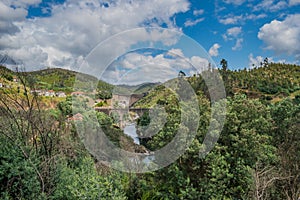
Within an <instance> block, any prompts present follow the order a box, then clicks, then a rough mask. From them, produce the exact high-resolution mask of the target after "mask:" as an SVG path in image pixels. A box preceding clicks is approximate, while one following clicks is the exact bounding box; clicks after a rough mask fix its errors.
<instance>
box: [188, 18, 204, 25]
mask: <svg viewBox="0 0 300 200" xmlns="http://www.w3.org/2000/svg"><path fill="white" fill-rule="evenodd" d="M203 20H204V18H199V19H196V20H191V19H189V20H187V21H186V22H185V23H184V26H185V27H189V26H195V25H197V24H199V23H200V22H202V21H203Z"/></svg>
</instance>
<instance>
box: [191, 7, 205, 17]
mask: <svg viewBox="0 0 300 200" xmlns="http://www.w3.org/2000/svg"><path fill="white" fill-rule="evenodd" d="M203 13H204V10H203V9H200V10H194V11H193V15H195V16H198V15H203Z"/></svg>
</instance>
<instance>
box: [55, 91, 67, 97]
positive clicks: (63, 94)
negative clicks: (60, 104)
mask: <svg viewBox="0 0 300 200" xmlns="http://www.w3.org/2000/svg"><path fill="white" fill-rule="evenodd" d="M56 96H57V97H66V96H67V95H66V94H65V93H64V92H56Z"/></svg>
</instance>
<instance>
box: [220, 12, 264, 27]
mask: <svg viewBox="0 0 300 200" xmlns="http://www.w3.org/2000/svg"><path fill="white" fill-rule="evenodd" d="M265 17H267V15H266V14H264V13H262V14H258V15H255V14H244V15H233V14H229V15H226V16H224V17H222V18H219V22H220V23H221V24H224V25H229V24H240V23H244V22H245V21H246V20H252V21H255V20H258V19H262V18H265Z"/></svg>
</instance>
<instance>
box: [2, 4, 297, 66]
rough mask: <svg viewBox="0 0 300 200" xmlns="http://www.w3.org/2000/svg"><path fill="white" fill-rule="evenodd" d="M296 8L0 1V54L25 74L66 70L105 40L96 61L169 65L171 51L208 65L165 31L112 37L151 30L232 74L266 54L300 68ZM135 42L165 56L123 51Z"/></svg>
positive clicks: (247, 5) (278, 6) (281, 6)
mask: <svg viewBox="0 0 300 200" xmlns="http://www.w3.org/2000/svg"><path fill="white" fill-rule="evenodd" d="M299 11H300V0H248V1H247V0H206V1H200V0H106V1H103V0H1V2H0V54H2V55H9V56H10V57H12V58H13V59H15V60H17V61H19V62H22V63H23V64H24V66H25V67H26V69H27V70H31V69H41V68H45V67H62V68H69V69H70V68H75V67H74V66H76V65H78V63H80V62H82V60H83V59H85V58H86V57H87V56H88V55H89V54H90V52H91V51H93V49H95V48H97V46H98V47H99V44H101V42H103V41H106V40H109V41H110V46H109V47H107V48H106V50H105V51H103V50H102V51H101V52H102V54H101V52H99V53H98V58H99V59H100V58H101V56H106V57H110V53H112V52H113V55H114V57H110V58H115V57H118V53H119V56H121V57H122V58H120V59H119V61H118V63H121V61H122V63H123V64H124V66H125V68H130V67H131V66H132V64H137V65H143V64H144V61H147V62H148V65H151V66H154V65H155V64H157V63H165V62H166V60H167V61H168V60H169V61H170V62H169V64H170V63H172V62H173V60H172V58H171V57H168V56H167V55H169V54H168V53H170V52H173V53H174V54H176V55H177V57H178V56H179V57H185V58H186V59H187V61H188V62H191V63H197V61H199V62H200V63H202V64H203V63H207V60H209V58H206V56H205V55H204V53H203V52H196V51H198V50H199V49H193V48H192V46H189V43H185V45H184V44H182V45H177V46H176V42H178V41H179V39H178V38H176V37H175V36H174V34H172V32H169V31H150V32H149V31H148V32H147V31H146V32H145V31H135V32H131V35H130V36H132V37H129V36H128V35H125V36H123V37H122V38H123V41H121V40H114V39H111V37H112V36H113V35H115V34H119V33H122V32H124V31H127V30H132V29H135V28H139V27H157V28H166V29H168V30H174V31H176V32H177V33H182V34H183V35H185V36H186V37H189V38H190V41H189V42H190V43H191V41H192V40H194V41H195V42H197V43H198V44H200V45H202V46H203V48H204V50H205V51H206V52H208V53H209V55H210V56H211V58H212V59H213V60H214V61H215V63H217V64H219V62H220V60H221V59H222V58H225V59H226V60H228V63H229V67H230V68H231V69H238V68H245V67H249V66H252V64H254V65H259V64H258V63H259V62H260V61H261V60H262V59H263V58H265V57H268V58H269V60H271V61H274V62H286V63H297V64H300V45H299V44H300V23H299V21H300V13H299ZM117 41H118V42H117ZM138 42H148V43H149V46H151V47H153V42H160V43H163V44H164V45H162V46H160V48H162V49H165V51H164V52H163V53H161V54H158V53H157V52H155V53H153V52H152V53H151V54H149V53H148V54H147V55H145V52H141V51H139V52H131V53H126V52H128V51H129V50H130V49H132V47H133V46H134V45H136V43H138ZM100 46H101V45H100ZM154 47H157V46H155V45H154ZM101 48H103V45H102V47H101ZM193 51H194V52H193ZM100 54H101V55H100ZM103 54H106V55H103ZM125 58H126V59H127V60H126V59H125ZM137 58H138V59H140V60H136V59H137ZM141 59H142V60H143V61H141ZM102 60H103V59H102V58H101V61H99V63H98V65H99V64H101V62H102ZM205 60H206V61H205ZM110 62H112V60H110ZM130 62H131V63H130ZM199 62H198V63H199ZM106 64H107V63H106ZM169 64H161V65H162V66H168V65H169ZM153 69H154V68H153ZM188 70H191V69H188Z"/></svg>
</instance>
